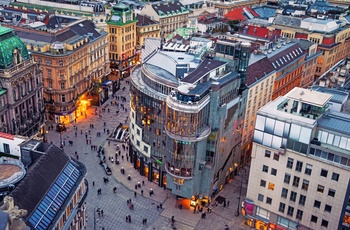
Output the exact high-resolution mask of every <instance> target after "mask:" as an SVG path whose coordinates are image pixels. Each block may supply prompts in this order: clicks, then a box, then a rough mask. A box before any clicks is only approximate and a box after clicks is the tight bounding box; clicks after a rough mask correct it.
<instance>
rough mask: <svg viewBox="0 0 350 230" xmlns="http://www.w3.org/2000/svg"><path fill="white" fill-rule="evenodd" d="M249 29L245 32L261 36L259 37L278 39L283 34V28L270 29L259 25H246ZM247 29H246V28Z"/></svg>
mask: <svg viewBox="0 0 350 230" xmlns="http://www.w3.org/2000/svg"><path fill="white" fill-rule="evenodd" d="M246 28H247V31H246V33H245V34H247V35H250V36H254V37H259V38H266V39H270V40H271V39H278V38H279V37H280V36H281V30H279V29H276V30H269V29H268V28H266V27H258V26H251V25H246ZM244 30H245V29H244Z"/></svg>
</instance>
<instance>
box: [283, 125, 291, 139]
mask: <svg viewBox="0 0 350 230" xmlns="http://www.w3.org/2000/svg"><path fill="white" fill-rule="evenodd" d="M289 128H290V124H289V123H285V125H284V129H283V137H289Z"/></svg>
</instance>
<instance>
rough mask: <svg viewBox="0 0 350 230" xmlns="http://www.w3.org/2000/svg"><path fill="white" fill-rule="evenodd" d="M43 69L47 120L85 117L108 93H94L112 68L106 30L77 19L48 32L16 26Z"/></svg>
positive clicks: (68, 120)
mask: <svg viewBox="0 0 350 230" xmlns="http://www.w3.org/2000/svg"><path fill="white" fill-rule="evenodd" d="M14 29H15V31H16V34H17V35H18V36H19V37H20V38H21V39H23V41H24V42H25V43H26V47H27V49H28V50H30V52H32V54H33V56H34V58H35V60H36V62H37V63H38V64H39V65H40V69H41V70H42V72H43V82H44V101H45V105H46V115H47V120H49V121H51V122H55V123H65V124H67V123H70V122H73V121H75V119H76V118H78V117H80V116H85V114H86V109H87V107H88V106H90V105H91V104H92V103H95V104H97V105H99V104H100V103H101V101H103V100H104V99H107V98H108V96H107V95H101V96H100V95H98V94H99V93H100V92H99V91H98V89H97V90H96V94H97V97H95V96H94V95H93V92H94V88H95V87H96V88H98V85H99V84H100V83H101V82H102V80H103V79H106V78H107V76H108V74H109V73H110V70H109V61H108V56H107V54H108V47H107V33H106V32H104V31H99V30H96V29H95V26H94V24H93V23H92V22H90V21H87V20H77V21H74V22H72V23H71V24H69V26H67V27H66V28H63V29H58V30H56V31H55V32H52V31H51V32H45V31H38V30H33V29H26V28H22V27H14ZM93 100H95V101H93Z"/></svg>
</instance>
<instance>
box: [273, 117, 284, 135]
mask: <svg viewBox="0 0 350 230" xmlns="http://www.w3.org/2000/svg"><path fill="white" fill-rule="evenodd" d="M283 129H284V122H282V121H276V124H275V130H274V132H273V134H274V135H277V136H280V137H282V135H283Z"/></svg>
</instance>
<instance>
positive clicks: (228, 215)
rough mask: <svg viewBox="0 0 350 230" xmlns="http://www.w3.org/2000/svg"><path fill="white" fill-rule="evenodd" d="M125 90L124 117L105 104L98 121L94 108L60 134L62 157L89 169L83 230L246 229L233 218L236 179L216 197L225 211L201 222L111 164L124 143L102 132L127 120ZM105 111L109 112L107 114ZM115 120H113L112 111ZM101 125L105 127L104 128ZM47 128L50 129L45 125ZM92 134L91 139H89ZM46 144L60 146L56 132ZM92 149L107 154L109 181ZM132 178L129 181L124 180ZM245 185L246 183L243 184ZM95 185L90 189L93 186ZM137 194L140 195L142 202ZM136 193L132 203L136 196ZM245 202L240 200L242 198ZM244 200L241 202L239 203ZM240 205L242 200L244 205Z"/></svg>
mask: <svg viewBox="0 0 350 230" xmlns="http://www.w3.org/2000/svg"><path fill="white" fill-rule="evenodd" d="M123 87H125V88H126V89H125V91H123V90H120V91H118V93H117V95H119V96H123V97H125V98H126V101H127V102H125V103H124V106H125V108H127V112H125V111H123V110H122V109H121V108H120V106H119V107H117V106H116V105H111V100H113V101H115V99H109V101H107V102H106V103H105V104H104V105H103V106H101V108H97V110H98V111H100V110H101V109H102V108H106V111H105V112H101V115H102V116H101V117H100V116H98V115H96V114H95V109H96V108H95V107H92V108H89V110H88V113H87V118H85V117H83V118H78V119H77V122H76V123H72V124H69V125H67V131H66V132H64V133H62V140H63V141H64V144H65V146H64V147H63V148H64V151H65V152H66V153H67V154H69V155H70V156H71V157H73V158H77V156H76V155H75V152H77V153H78V160H79V161H81V162H82V163H84V164H85V166H86V168H87V175H86V179H87V180H88V182H89V192H88V196H87V199H86V206H87V217H88V219H87V228H86V229H88V230H99V229H105V230H124V229H127V230H133V229H135V230H143V229H150V230H153V229H157V230H158V229H162V230H168V229H181V230H191V229H200V230H202V229H203V230H206V229H210V230H216V229H218V230H219V229H225V224H227V225H228V226H229V227H230V229H249V228H247V227H246V226H244V225H243V217H242V216H239V217H235V215H234V214H235V212H236V210H237V204H238V200H237V197H238V195H239V190H240V189H239V188H240V177H237V178H235V179H234V180H233V181H232V182H231V183H229V184H228V185H226V187H225V188H224V189H223V190H222V191H221V192H220V195H221V196H223V197H226V199H227V200H230V206H229V207H226V208H224V207H222V206H220V205H219V206H218V207H212V213H210V214H208V215H207V217H206V218H205V219H202V218H201V215H200V214H198V213H196V214H194V213H193V208H191V209H190V210H186V209H182V210H180V209H179V208H177V207H175V203H176V197H175V196H173V195H171V194H170V192H169V191H167V190H164V189H163V188H160V187H158V185H156V184H155V183H153V182H149V181H147V178H145V177H143V176H141V175H140V174H139V172H138V171H137V170H135V169H134V168H133V166H132V164H131V163H130V162H129V161H127V160H126V157H124V160H121V159H120V164H119V165H116V164H115V163H112V162H111V161H109V160H108V159H109V157H112V156H113V157H114V155H115V153H116V145H117V144H118V145H119V146H121V145H122V143H119V142H114V141H111V142H110V144H108V141H107V140H106V139H107V137H108V135H107V132H104V128H106V129H109V130H110V131H112V130H113V129H114V128H115V127H116V126H117V125H118V124H119V123H123V124H124V123H125V121H126V119H128V116H129V111H130V109H129V98H130V94H129V85H128V84H127V82H126V80H123V81H122V82H121V88H123ZM117 103H118V104H119V105H120V104H121V102H120V101H117ZM108 108H109V110H110V112H109V113H108ZM117 110H118V111H119V114H118V115H117V114H116V111H117ZM104 122H105V123H106V126H105V127H104ZM90 124H93V125H94V128H93V129H90ZM48 125H50V124H48ZM75 127H76V128H77V136H75ZM89 130H90V134H89ZM97 132H100V133H101V136H100V137H97ZM86 133H88V134H89V135H88V138H87V139H88V140H91V144H86V138H85V134H86ZM47 138H48V141H49V142H53V143H54V144H56V145H57V146H59V142H60V134H59V133H58V132H56V131H55V130H53V131H49V133H48V134H47ZM69 140H71V141H73V146H69V145H68V141H69ZM91 145H97V146H104V148H105V152H106V161H107V164H108V166H109V167H110V168H111V169H112V175H111V176H107V175H106V173H105V171H104V170H103V168H102V167H101V166H100V165H99V158H98V157H97V151H92V150H91ZM121 151H122V154H123V155H124V156H126V152H125V151H123V150H122V148H121ZM121 167H123V168H124V169H125V174H124V175H123V174H122V173H121V172H120V169H121ZM128 175H130V177H131V180H128V179H127V176H128ZM103 177H108V178H109V182H107V183H105V182H103ZM243 180H244V181H245V180H246V179H243ZM142 181H144V182H145V184H144V185H142V186H141V188H138V189H136V190H135V184H138V182H140V183H141V184H142ZM93 182H94V185H93ZM114 187H117V191H116V192H115V193H114V192H113V188H114ZM99 188H101V190H102V194H101V195H97V189H99ZM150 189H153V191H154V195H152V196H151V197H150V195H149V191H150ZM141 190H143V191H144V194H143V196H141ZM134 192H136V193H137V194H136V197H135V196H134ZM245 193H246V183H243V186H242V194H245ZM242 197H244V196H242ZM128 199H132V203H133V204H134V210H130V209H129V206H128V205H127V200H128ZM242 199H243V198H242ZM242 199H241V200H242ZM160 203H162V205H163V209H162V210H159V209H157V205H159V204H160ZM98 208H100V209H102V210H103V217H102V216H98V213H97V212H96V210H97V209H98ZM126 215H130V216H131V223H127V222H126V220H125V219H126ZM172 216H174V217H175V220H176V221H175V224H174V226H172V223H171V221H170V219H171V217H172ZM144 218H147V224H145V225H143V224H142V220H143V219H144Z"/></svg>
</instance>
